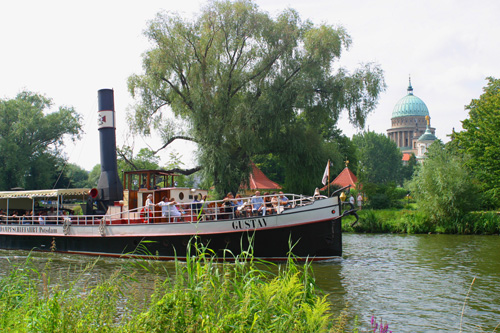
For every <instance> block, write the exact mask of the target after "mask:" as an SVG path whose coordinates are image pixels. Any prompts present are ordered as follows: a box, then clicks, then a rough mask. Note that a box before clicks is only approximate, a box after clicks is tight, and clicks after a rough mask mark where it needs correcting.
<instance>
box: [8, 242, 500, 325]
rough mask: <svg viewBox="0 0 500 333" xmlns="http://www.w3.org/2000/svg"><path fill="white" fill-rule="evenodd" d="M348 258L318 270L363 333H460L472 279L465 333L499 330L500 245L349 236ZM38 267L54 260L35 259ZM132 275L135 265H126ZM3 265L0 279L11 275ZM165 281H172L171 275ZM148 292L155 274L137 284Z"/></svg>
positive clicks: (70, 269)
mask: <svg viewBox="0 0 500 333" xmlns="http://www.w3.org/2000/svg"><path fill="white" fill-rule="evenodd" d="M343 243H344V256H343V257H342V258H340V259H336V260H332V261H330V262H327V263H317V264H316V263H315V264H314V265H313V269H314V274H315V276H316V280H317V283H318V285H319V286H320V287H321V288H322V289H323V290H324V291H325V292H327V293H329V294H330V300H331V301H332V302H333V303H334V304H335V305H336V306H338V308H337V309H336V310H337V312H340V311H341V310H342V309H343V308H344V307H345V304H346V303H348V304H349V311H350V312H351V313H352V314H357V315H358V318H359V322H360V323H361V324H362V327H366V325H367V324H368V323H369V322H370V320H371V316H372V315H374V316H376V317H377V318H378V319H379V320H380V318H382V319H383V321H384V322H387V323H389V328H390V329H391V330H393V331H394V332H458V331H459V328H460V320H461V313H462V307H463V305H464V301H465V299H466V295H467V291H468V290H469V287H470V284H471V282H472V279H473V278H474V277H476V280H475V282H474V285H473V287H472V290H471V292H470V294H469V298H468V299H467V303H466V307H465V313H464V316H463V319H462V321H463V324H462V328H463V331H464V332H481V331H485V332H492V331H493V329H494V328H495V327H496V326H497V325H498V324H499V323H500V238H499V237H498V236H457V235H357V234H344V242H343ZM26 257H27V252H24V251H3V250H0V261H4V260H7V259H8V260H10V261H12V262H23V261H24V260H25V259H26ZM32 258H33V260H34V262H35V263H38V265H39V267H43V265H44V264H45V263H46V262H47V254H42V253H35V254H33V256H32ZM95 260H96V259H95V258H93V257H87V256H78V255H56V256H54V259H53V262H52V264H51V267H52V268H53V273H54V274H55V275H59V276H71V275H73V276H76V275H77V274H78V272H79V271H81V270H83V268H85V267H86V266H87V265H89V264H92V263H94V262H95ZM125 261H126V260H121V259H110V258H106V259H100V260H99V261H97V262H96V264H95V266H94V268H93V269H92V271H91V273H86V274H92V279H93V280H95V281H99V280H101V279H103V278H106V277H107V276H109V275H110V274H111V273H112V272H113V271H115V270H116V269H117V268H118V267H120V266H122V265H123V264H124V262H125ZM127 265H128V266H129V267H128V269H133V265H129V264H127ZM152 265H155V266H156V267H157V268H159V269H160V270H166V271H170V272H172V271H173V267H174V266H173V263H169V262H157V263H154V264H152ZM7 266H8V265H4V262H2V263H1V264H0V276H1V275H3V274H5V267H7ZM165 274H166V273H165ZM138 278H139V279H141V280H142V281H143V286H144V288H145V289H149V288H151V287H152V283H151V281H153V279H149V278H148V274H143V272H142V273H141V274H140V275H139V276H138Z"/></svg>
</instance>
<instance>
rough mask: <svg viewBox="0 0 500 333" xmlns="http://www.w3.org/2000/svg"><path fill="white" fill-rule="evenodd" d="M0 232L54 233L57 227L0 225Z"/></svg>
mask: <svg viewBox="0 0 500 333" xmlns="http://www.w3.org/2000/svg"><path fill="white" fill-rule="evenodd" d="M0 232H19V233H27V234H56V233H57V229H55V228H51V227H42V226H5V225H2V226H0Z"/></svg>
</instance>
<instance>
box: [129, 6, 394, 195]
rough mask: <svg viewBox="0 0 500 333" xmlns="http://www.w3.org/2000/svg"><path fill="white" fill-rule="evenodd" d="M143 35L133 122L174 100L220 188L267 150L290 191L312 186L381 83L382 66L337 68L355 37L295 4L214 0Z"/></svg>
mask: <svg viewBox="0 0 500 333" xmlns="http://www.w3.org/2000/svg"><path fill="white" fill-rule="evenodd" d="M146 36H147V37H148V38H149V39H150V41H151V43H152V45H153V47H152V49H151V50H149V51H147V52H146V53H145V54H144V60H143V65H144V66H143V67H144V70H145V73H144V74H143V75H133V76H131V77H130V78H129V90H130V92H131V94H132V95H133V96H134V97H136V98H138V99H139V100H140V101H139V104H138V105H137V107H136V109H135V113H134V115H133V116H132V122H133V124H132V127H133V128H135V129H136V130H138V131H142V132H143V133H150V129H151V128H155V127H156V128H158V127H159V125H158V124H160V123H161V122H162V121H163V119H164V117H162V112H164V110H165V108H162V107H163V106H165V105H166V106H169V107H170V108H171V110H172V111H173V113H174V114H175V116H176V117H178V118H180V119H183V120H184V121H186V122H187V123H188V126H186V127H187V128H188V131H189V135H190V136H191V137H192V138H195V140H196V142H197V143H198V147H199V162H200V163H201V165H202V166H203V171H204V172H205V174H206V178H207V179H211V180H212V181H213V185H214V186H215V189H216V191H217V192H218V193H227V192H228V191H233V192H235V191H236V190H237V189H238V188H239V186H240V184H241V182H242V181H245V180H247V178H248V175H249V172H250V159H251V158H252V157H253V156H256V155H267V154H273V155H276V156H279V158H280V160H281V161H282V166H283V168H284V169H285V172H284V175H285V184H286V185H285V186H286V187H287V188H288V189H290V190H291V191H300V192H302V191H304V192H308V191H311V190H313V189H314V187H315V184H314V181H313V179H316V178H317V177H318V175H321V174H322V170H321V165H323V164H324V163H325V161H326V159H324V157H325V156H327V155H328V154H325V151H327V149H326V148H325V144H324V142H325V140H326V141H328V140H330V139H331V137H332V136H333V135H334V132H335V130H336V128H335V125H336V123H337V120H338V117H339V114H340V112H341V111H343V110H345V111H347V113H348V117H349V119H350V121H351V122H352V123H353V124H356V125H358V126H360V127H362V126H364V122H365V119H366V117H367V115H368V113H369V112H370V111H372V110H373V109H374V107H375V104H376V101H377V99H378V95H379V93H380V91H381V90H383V89H384V88H385V83H384V81H383V75H382V71H381V69H380V68H379V67H378V66H374V65H371V64H369V65H364V66H362V67H361V68H359V69H358V70H356V71H355V72H354V73H352V74H349V73H346V71H345V70H343V69H339V70H337V71H336V72H335V71H334V70H333V64H334V62H335V61H336V60H337V59H338V58H340V55H341V53H342V51H343V50H344V49H345V48H347V47H348V46H349V45H350V43H351V39H350V36H349V35H348V34H347V33H346V31H345V30H344V28H342V27H339V28H334V27H332V26H328V25H319V26H316V25H314V24H313V23H311V22H309V21H302V20H301V19H300V17H299V15H298V13H297V12H296V11H294V10H292V9H288V10H285V11H283V12H282V13H280V14H279V15H278V16H277V17H276V18H272V17H270V16H269V14H267V13H265V12H262V11H260V10H259V8H258V7H257V5H255V4H254V3H253V2H251V1H246V0H239V1H213V2H210V3H209V4H208V5H207V6H206V7H205V8H203V10H202V12H201V13H200V14H199V16H198V17H197V18H196V19H195V20H193V21H188V20H184V19H182V18H181V17H179V16H178V15H173V14H168V13H162V14H159V15H158V16H157V17H156V19H155V20H153V21H152V22H151V24H150V26H149V27H148V29H147V31H146ZM298 175H300V177H297V176H298Z"/></svg>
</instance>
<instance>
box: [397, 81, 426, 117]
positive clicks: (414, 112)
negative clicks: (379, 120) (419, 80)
mask: <svg viewBox="0 0 500 333" xmlns="http://www.w3.org/2000/svg"><path fill="white" fill-rule="evenodd" d="M428 115H429V109H427V105H425V103H424V101H422V100H421V99H420V98H418V97H417V96H414V95H413V88H412V87H411V82H410V85H409V86H408V95H406V96H405V97H403V98H401V99H400V100H399V102H397V103H396V106H394V110H393V111H392V117H391V118H398V117H408V116H428Z"/></svg>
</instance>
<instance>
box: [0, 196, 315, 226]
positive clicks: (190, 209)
mask: <svg viewBox="0 0 500 333" xmlns="http://www.w3.org/2000/svg"><path fill="white" fill-rule="evenodd" d="M284 196H286V197H287V198H288V200H287V201H286V202H285V201H283V200H280V195H279V194H276V195H263V196H259V198H262V200H263V201H264V206H263V208H262V209H261V210H260V211H257V210H256V209H255V208H256V206H257V204H256V203H255V202H252V198H255V196H254V197H245V198H236V199H230V200H214V201H207V202H191V203H178V204H176V205H175V207H176V208H177V210H178V211H179V212H180V215H179V216H174V214H173V211H174V210H173V209H170V206H167V207H168V208H166V213H165V214H162V207H161V206H157V205H155V206H153V207H150V208H148V207H139V208H137V209H132V210H127V211H121V212H117V213H113V214H107V215H23V216H13V215H10V216H9V215H3V216H0V223H1V224H16V225H68V224H71V225H100V224H103V223H104V224H137V223H167V222H198V221H203V222H209V221H218V220H232V219H238V218H245V217H258V216H269V215H276V214H283V213H285V212H286V211H287V210H288V209H290V208H294V207H300V206H305V205H309V204H312V203H313V201H314V198H313V197H309V196H303V195H296V194H285V195H284ZM273 197H274V198H275V199H274V200H273ZM241 202H242V203H241Z"/></svg>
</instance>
